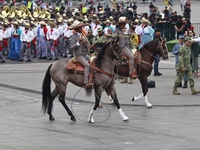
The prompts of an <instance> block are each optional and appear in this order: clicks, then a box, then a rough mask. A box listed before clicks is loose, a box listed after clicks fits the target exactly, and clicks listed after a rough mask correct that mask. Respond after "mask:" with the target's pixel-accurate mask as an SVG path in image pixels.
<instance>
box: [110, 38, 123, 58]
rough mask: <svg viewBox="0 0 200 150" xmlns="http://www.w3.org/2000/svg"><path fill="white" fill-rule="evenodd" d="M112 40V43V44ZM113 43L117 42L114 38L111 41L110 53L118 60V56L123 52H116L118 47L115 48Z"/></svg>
mask: <svg viewBox="0 0 200 150" xmlns="http://www.w3.org/2000/svg"><path fill="white" fill-rule="evenodd" d="M113 42H114V44H113ZM114 45H117V42H116V40H113V41H112V48H111V52H112V54H113V56H114V57H115V59H116V60H119V59H120V57H121V55H122V54H123V52H122V51H121V53H120V54H117V52H116V51H117V50H119V49H120V48H115V46H114Z"/></svg>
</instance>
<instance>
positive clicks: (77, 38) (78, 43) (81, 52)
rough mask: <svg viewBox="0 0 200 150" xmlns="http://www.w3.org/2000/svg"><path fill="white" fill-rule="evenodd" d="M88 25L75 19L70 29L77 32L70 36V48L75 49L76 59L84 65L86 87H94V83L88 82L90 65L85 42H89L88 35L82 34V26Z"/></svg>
mask: <svg viewBox="0 0 200 150" xmlns="http://www.w3.org/2000/svg"><path fill="white" fill-rule="evenodd" d="M83 26H87V24H84V23H82V22H79V21H77V20H76V21H74V23H73V24H72V25H71V26H70V27H69V29H70V30H75V32H76V33H74V34H73V35H71V36H70V39H69V42H70V48H71V49H72V50H73V51H74V54H75V59H76V60H77V61H78V62H79V63H80V64H81V65H83V67H84V85H85V86H84V87H85V88H92V87H93V83H90V82H88V80H89V73H90V72H89V71H90V65H89V63H88V61H87V59H88V58H87V48H86V46H85V44H86V43H87V39H86V37H85V36H84V35H83V34H82V33H83V32H82V27H83Z"/></svg>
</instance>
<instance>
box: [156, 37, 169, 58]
mask: <svg viewBox="0 0 200 150" xmlns="http://www.w3.org/2000/svg"><path fill="white" fill-rule="evenodd" d="M158 40H159V41H158V46H157V48H156V52H157V53H158V54H159V55H160V56H161V57H162V58H163V59H164V60H166V59H168V58H169V55H168V48H167V45H166V39H162V38H161V37H160V38H159V39H158Z"/></svg>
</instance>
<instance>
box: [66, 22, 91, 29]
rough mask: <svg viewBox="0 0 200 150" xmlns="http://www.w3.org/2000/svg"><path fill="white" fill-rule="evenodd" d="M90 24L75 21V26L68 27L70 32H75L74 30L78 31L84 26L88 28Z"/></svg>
mask: <svg viewBox="0 0 200 150" xmlns="http://www.w3.org/2000/svg"><path fill="white" fill-rule="evenodd" d="M87 25H88V24H85V23H83V22H80V21H78V20H75V21H74V22H73V24H72V25H71V26H69V27H68V29H69V30H73V29H76V28H80V27H84V26H87Z"/></svg>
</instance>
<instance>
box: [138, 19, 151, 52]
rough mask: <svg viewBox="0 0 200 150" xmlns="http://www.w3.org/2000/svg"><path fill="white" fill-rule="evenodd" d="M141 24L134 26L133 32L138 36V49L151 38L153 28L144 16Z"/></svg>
mask: <svg viewBox="0 0 200 150" xmlns="http://www.w3.org/2000/svg"><path fill="white" fill-rule="evenodd" d="M141 23H142V24H141V25H140V26H137V27H136V28H135V33H136V34H137V35H138V36H139V38H140V43H139V45H138V49H140V48H141V47H142V46H143V45H144V44H146V43H148V42H149V41H151V40H153V35H154V29H153V28H152V27H151V26H150V25H151V22H150V21H149V20H147V19H145V18H143V19H142V20H141Z"/></svg>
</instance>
